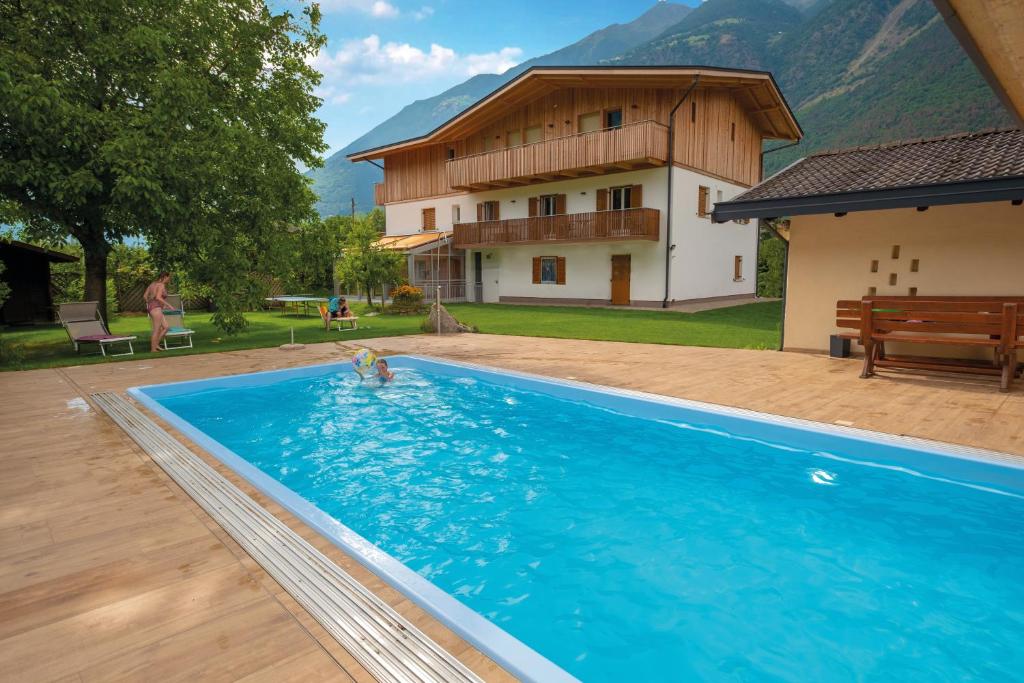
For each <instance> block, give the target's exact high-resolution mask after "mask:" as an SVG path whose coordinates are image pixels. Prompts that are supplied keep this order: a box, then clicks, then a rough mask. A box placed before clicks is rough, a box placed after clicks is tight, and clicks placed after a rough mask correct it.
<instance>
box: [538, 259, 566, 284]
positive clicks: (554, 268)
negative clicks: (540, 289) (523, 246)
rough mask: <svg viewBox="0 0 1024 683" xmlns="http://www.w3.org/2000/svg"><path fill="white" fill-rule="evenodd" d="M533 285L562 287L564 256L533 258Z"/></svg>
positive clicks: (563, 281)
mask: <svg viewBox="0 0 1024 683" xmlns="http://www.w3.org/2000/svg"><path fill="white" fill-rule="evenodd" d="M533 284H535V285H564V284H565V257H564V256H534V257H533Z"/></svg>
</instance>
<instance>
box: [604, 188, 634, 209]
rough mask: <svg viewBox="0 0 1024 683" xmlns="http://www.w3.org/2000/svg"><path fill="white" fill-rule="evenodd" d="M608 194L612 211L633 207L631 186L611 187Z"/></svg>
mask: <svg viewBox="0 0 1024 683" xmlns="http://www.w3.org/2000/svg"><path fill="white" fill-rule="evenodd" d="M609 192H610V193H611V209H612V211H618V210H620V209H628V208H630V207H632V206H633V197H632V195H633V186H632V185H628V186H626V187H613V188H612V189H611V190H609Z"/></svg>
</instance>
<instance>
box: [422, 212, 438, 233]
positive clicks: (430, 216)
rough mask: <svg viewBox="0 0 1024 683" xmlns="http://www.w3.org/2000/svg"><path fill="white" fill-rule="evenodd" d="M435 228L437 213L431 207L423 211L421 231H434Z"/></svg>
mask: <svg viewBox="0 0 1024 683" xmlns="http://www.w3.org/2000/svg"><path fill="white" fill-rule="evenodd" d="M436 228H437V212H436V211H435V210H434V208H433V207H431V208H429V209H423V229H424V230H435V229H436Z"/></svg>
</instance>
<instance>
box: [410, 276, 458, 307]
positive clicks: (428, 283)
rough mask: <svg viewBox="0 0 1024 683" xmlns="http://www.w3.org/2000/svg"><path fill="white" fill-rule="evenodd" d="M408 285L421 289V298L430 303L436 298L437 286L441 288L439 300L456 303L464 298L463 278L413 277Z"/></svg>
mask: <svg viewBox="0 0 1024 683" xmlns="http://www.w3.org/2000/svg"><path fill="white" fill-rule="evenodd" d="M409 284H410V285H412V286H414V287H419V288H420V289H422V290H423V300H424V301H426V302H428V303H431V302H433V301H434V300H436V299H437V288H438V287H440V288H441V301H444V302H453V303H458V302H462V301H465V300H466V281H465V280H430V279H418V278H413V279H412V280H411V281H410V282H409Z"/></svg>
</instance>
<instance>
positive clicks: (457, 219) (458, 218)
mask: <svg viewBox="0 0 1024 683" xmlns="http://www.w3.org/2000/svg"><path fill="white" fill-rule="evenodd" d="M461 222H462V207H461V206H459V205H458V204H452V225H455V224H456V223H461Z"/></svg>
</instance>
